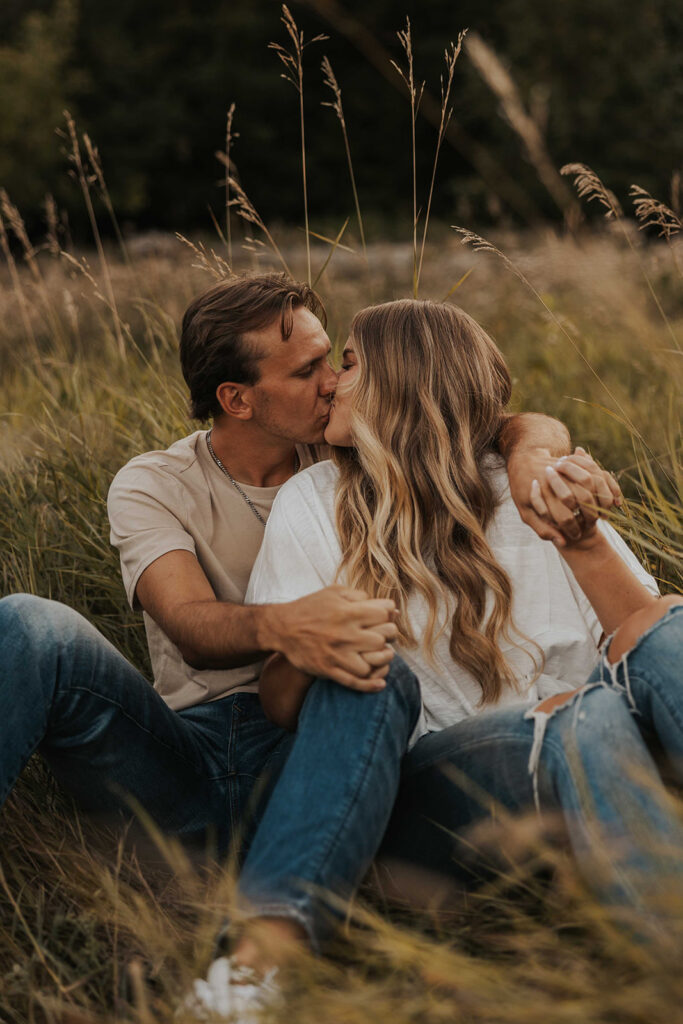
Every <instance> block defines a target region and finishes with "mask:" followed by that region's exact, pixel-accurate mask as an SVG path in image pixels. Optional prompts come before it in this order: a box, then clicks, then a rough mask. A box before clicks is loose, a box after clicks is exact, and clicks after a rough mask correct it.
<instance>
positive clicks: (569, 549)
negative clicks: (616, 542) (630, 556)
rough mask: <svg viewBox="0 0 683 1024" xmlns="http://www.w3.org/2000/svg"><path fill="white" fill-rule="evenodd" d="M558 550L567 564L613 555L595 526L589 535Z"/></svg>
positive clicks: (610, 546) (612, 550) (610, 547)
mask: <svg viewBox="0 0 683 1024" xmlns="http://www.w3.org/2000/svg"><path fill="white" fill-rule="evenodd" d="M558 550H559V552H560V554H561V555H562V557H563V558H565V559H566V560H567V561H568V562H571V561H572V560H574V559H581V560H583V559H586V558H590V559H596V560H598V559H602V558H604V557H611V556H612V555H613V554H614V553H615V552H614V548H613V547H612V545H611V544H610V542H609V541H608V540H607V538H606V537H605V535H604V533H603V532H602V530H600V529H598V526H597V524H596V526H594V527H593V529H592V530H591V531H590V532H589V533H587V534H583V535H582V536H581V537H580V538H579V539H578V540H576V541H571V542H569V543H567V544H566V545H565V546H564V547H561V548H559V549H558ZM617 557H618V556H617Z"/></svg>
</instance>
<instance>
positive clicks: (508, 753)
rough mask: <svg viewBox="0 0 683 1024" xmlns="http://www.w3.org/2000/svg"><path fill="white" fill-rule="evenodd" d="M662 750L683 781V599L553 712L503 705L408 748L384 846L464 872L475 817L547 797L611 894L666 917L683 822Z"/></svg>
mask: <svg viewBox="0 0 683 1024" xmlns="http://www.w3.org/2000/svg"><path fill="white" fill-rule="evenodd" d="M539 719H540V721H539ZM652 752H655V753H657V754H663V755H664V756H665V758H666V760H667V761H668V768H669V770H670V771H671V773H672V774H673V776H674V778H675V779H676V780H677V782H678V783H683V607H675V608H672V609H670V610H669V611H668V612H667V613H666V614H665V615H664V617H663V618H662V619H660V620H659V621H658V622H656V623H655V624H654V625H653V626H652V627H651V628H650V629H649V630H648V631H647V632H646V633H645V634H644V635H643V636H642V637H641V638H640V639H639V641H638V643H637V644H636V645H635V647H634V648H633V649H632V650H631V651H629V652H628V653H627V654H626V655H625V656H624V657H623V658H622V659H621V660H620V662H619V663H618V664H617V665H615V666H610V665H609V663H608V662H607V660H606V658H605V657H604V656H603V658H602V659H601V661H600V663H599V664H598V666H597V667H596V669H595V671H594V672H593V674H592V675H591V677H590V679H589V681H588V683H587V684H586V686H585V687H584V688H583V689H582V690H581V691H580V692H579V693H578V694H577V695H576V696H575V697H574V698H573V699H572V700H571V701H570V702H568V703H567V704H564V705H562V706H561V707H559V708H557V709H556V710H555V711H553V712H551V714H550V715H549V716H548V717H547V719H544V718H543V717H542V716H538V715H537V714H536V715H534V712H533V711H532V712H527V713H526V714H525V712H524V709H522V710H520V709H518V708H517V709H515V708H512V709H504V708H503V709H500V710H496V709H495V708H494V709H491V710H487V711H483V712H482V713H481V714H478V715H476V716H474V717H472V718H468V719H466V720H464V721H461V722H459V723H457V724H456V725H453V726H451V727H450V728H447V729H444V730H442V731H441V732H434V733H430V734H428V735H426V736H424V737H422V738H421V739H420V740H418V742H417V743H416V744H415V746H414V747H413V748H412V750H410V751H409V753H408V754H407V756H406V757H405V759H404V763H403V770H402V780H401V785H400V788H399V793H398V798H397V801H396V805H395V808H394V811H393V814H392V817H391V820H390V824H389V827H388V830H387V833H386V836H385V838H384V841H383V844H382V851H381V852H382V854H383V855H384V856H386V857H388V858H392V859H400V860H403V861H407V862H410V863H414V864H417V865H419V866H420V867H421V868H428V869H430V870H431V871H432V872H435V873H437V874H442V875H448V874H451V875H452V874H453V873H455V874H458V869H457V868H456V865H455V859H458V858H460V857H461V856H462V850H463V849H465V848H466V847H465V845H464V844H463V845H462V846H461V845H460V844H459V839H461V838H466V836H467V832H468V830H470V829H471V828H472V826H473V825H476V824H478V823H480V822H482V821H483V820H485V819H487V818H491V817H492V816H493V817H495V816H496V815H497V814H498V813H499V809H501V808H502V809H503V811H504V812H505V811H507V812H511V813H513V814H518V813H520V812H524V811H528V810H533V808H534V806H535V804H538V805H540V808H541V809H542V810H543V811H549V812H554V813H555V815H559V816H560V817H561V818H562V819H563V821H564V825H565V827H566V833H567V836H568V838H569V841H570V843H571V845H572V848H573V851H574V853H575V855H576V857H577V859H578V862H579V865H580V866H582V867H583V868H584V871H585V875H586V878H587V880H588V881H589V883H591V884H592V886H593V888H594V889H595V890H596V891H597V893H598V894H599V895H600V896H601V897H602V898H604V899H605V900H606V901H608V902H610V903H613V904H617V905H619V906H626V907H632V908H634V909H636V910H638V911H644V912H645V913H646V914H650V913H651V912H653V911H654V913H655V917H656V914H657V911H658V910H661V906H662V902H664V905H665V907H666V906H667V905H668V906H670V907H672V912H674V913H678V914H680V911H681V906H682V905H683V904H682V903H681V900H680V898H679V901H678V902H677V901H676V899H675V898H673V893H672V888H671V885H672V882H675V883H676V884H678V885H680V884H681V882H683V829H682V828H681V825H680V822H679V821H678V819H677V817H676V815H675V814H674V813H673V811H672V809H671V807H670V804H669V798H668V795H667V793H666V791H665V788H664V784H663V782H662V778H661V775H660V773H659V771H658V768H657V766H656V764H655V760H654V758H653V753H652ZM596 854H601V855H603V856H598V857H596ZM467 859H468V856H467V855H465V857H464V858H463V860H467ZM461 877H462V879H463V880H464V878H465V873H462V876H461ZM679 895H680V896H683V893H681V894H679Z"/></svg>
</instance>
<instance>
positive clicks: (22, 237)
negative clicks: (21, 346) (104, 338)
mask: <svg viewBox="0 0 683 1024" xmlns="http://www.w3.org/2000/svg"><path fill="white" fill-rule="evenodd" d="M0 212H1V213H2V216H3V217H4V218H5V220H6V222H7V224H8V225H9V228H10V230H11V231H12V233H13V235H14V236H15V238H16V239H17V241H18V242H19V244H20V246H21V248H22V252H23V254H24V262H25V264H26V266H27V267H28V270H29V273H30V274H31V277H32V278H33V286H34V288H35V289H36V290H37V292H38V295H39V297H40V302H41V305H42V308H43V314H44V316H45V321H46V323H47V324H48V327H49V329H50V331H51V333H52V336H53V340H54V342H55V343H57V342H59V343H61V344H63V343H64V341H65V337H64V331H63V329H62V324H61V322H60V319H59V317H58V316H57V314H56V312H55V310H54V308H53V306H52V302H51V297H50V295H49V293H48V290H47V288H46V285H45V278H44V277H43V273H42V270H41V268H40V264H39V262H38V258H37V257H38V251H39V250H38V249H37V248H36V246H34V245H33V243H32V242H31V239H30V238H29V236H28V232H27V230H26V225H25V224H24V221H23V218H22V216H21V214H20V212H19V210H18V209H17V207H16V206H15V205H14V203H12V202H11V200H10V198H9V196H8V194H7V191H6V190H5V189H4V188H2V189H0ZM12 262H13V261H12ZM15 269H16V268H15ZM21 290H22V292H23V289H21ZM23 294H25V293H23ZM32 333H33V332H32ZM33 337H34V340H35V334H33Z"/></svg>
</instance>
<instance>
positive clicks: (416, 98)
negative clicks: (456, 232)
mask: <svg viewBox="0 0 683 1024" xmlns="http://www.w3.org/2000/svg"><path fill="white" fill-rule="evenodd" d="M396 35H397V37H398V41H399V43H400V44H401V46H402V47H403V52H404V53H405V55H406V60H407V65H406V67H405V68H402V67H401V66H400V64H397V62H396V61H394V60H392V61H391V65H392V67H393V68H394V69H395V70H396V71H397V72H398V74H399V75H400V77H401V79H402V81H403V83H404V85H405V87H406V89H407V90H408V95H409V97H410V141H411V147H410V148H411V156H412V171H413V298H415V299H416V298H417V295H418V286H419V277H418V259H417V222H418V218H419V213H418V209H417V142H416V139H415V125H416V123H417V115H418V111H419V109H420V103H421V101H422V94H423V92H424V87H425V83H424V82H420V83H419V85H418V84H417V83H416V81H415V59H414V55H413V37H412V33H411V28H410V18H408V17H407V18H406V27H405V28H404V29H400V30H399V31H398V32H397V33H396Z"/></svg>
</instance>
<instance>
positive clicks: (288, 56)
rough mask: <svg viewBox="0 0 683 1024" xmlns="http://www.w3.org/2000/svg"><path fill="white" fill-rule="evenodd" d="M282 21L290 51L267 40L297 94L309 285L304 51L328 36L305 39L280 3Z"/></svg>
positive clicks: (288, 11) (310, 276) (308, 278)
mask: <svg viewBox="0 0 683 1024" xmlns="http://www.w3.org/2000/svg"><path fill="white" fill-rule="evenodd" d="M281 21H282V24H283V25H284V26H285V29H286V31H287V34H288V35H289V38H290V39H291V41H292V46H293V50H292V51H291V52H290V51H289V50H286V49H285V48H284V46H280V44H279V43H270V44H269V47H270V49H271V50H274V51H275V53H276V54H277V55H278V57H279V58H280V60H281V61H282V63H283V65H284V68H285V71H284V74H283V75H282V78H284V79H285V81H287V82H290V83H291V84H292V85H293V86H294V88H295V89H296V91H297V93H298V96H299V134H300V139H301V178H302V185H303V195H304V232H305V234H306V273H307V281H308V283H309V285H310V284H311V280H312V272H311V238H310V233H309V226H308V177H307V171H306V120H305V117H304V50H305V49H306V47H307V46H310V45H311V44H312V43H317V42H321V41H322V40H323V39H327V36H325V35H317V36H314V37H313V39H309V40H308V42H305V41H304V34H303V32H300V31H299V27H298V25H297V23H296V22H295V20H294V18H293V17H292V13H291V11H290V10H289V7H287V5H286V4H283V5H282V17H281Z"/></svg>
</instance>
